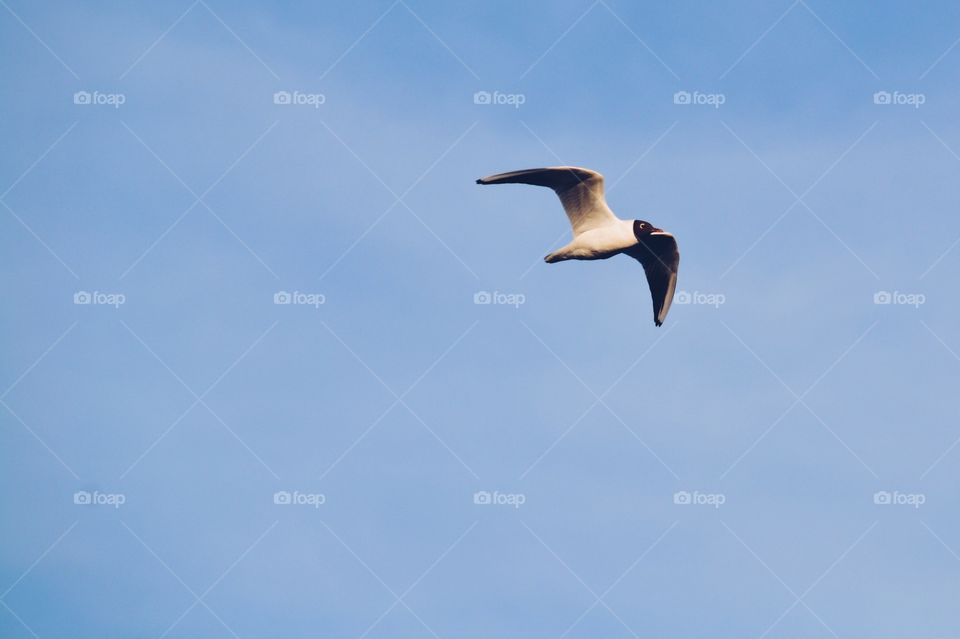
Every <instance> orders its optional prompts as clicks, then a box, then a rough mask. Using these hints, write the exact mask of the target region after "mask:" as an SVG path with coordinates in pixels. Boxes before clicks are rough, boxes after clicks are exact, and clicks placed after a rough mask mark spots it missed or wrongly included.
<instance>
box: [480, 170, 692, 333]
mask: <svg viewBox="0 0 960 639" xmlns="http://www.w3.org/2000/svg"><path fill="white" fill-rule="evenodd" d="M511 183H516V184H533V185H535V186H546V187H548V188H551V189H553V190H554V191H555V192H556V194H557V195H558V196H559V197H560V202H561V203H562V204H563V209H564V211H565V212H566V214H567V217H568V218H569V220H570V226H571V227H572V228H573V240H572V241H571V242H570V243H569V244H567V245H566V246H564V247H563V248H561V249H558V250H556V251H554V252H553V253H550V254H549V255H547V256H546V257H545V258H544V260H545V261H546V262H548V263H551V264H552V263H554V262H562V261H565V260H605V259H607V258H609V257H613V256H614V255H618V254H620V253H623V254H625V255H629V256H630V257H632V258H634V259H636V260H637V261H639V262H640V263H641V264H642V265H643V270H644V272H645V273H646V276H647V283H648V284H649V286H650V295H651V297H652V298H653V321H654V323H655V324H656V325H657V326H660V325H661V324H663V320H664V318H666V316H667V311H669V310H670V303H671V302H672V301H673V293H674V290H675V289H676V286H677V269H678V267H679V265H680V253H679V251H678V250H677V241H676V240H675V239H674V237H673V236H672V235H671V234H669V233H667V232H665V231H663V230H662V229H658V228H656V227H655V226H653V225H652V224H650V223H649V222H644V221H643V220H622V219H620V218H618V217H617V216H616V215H614V213H613V211H611V210H610V207H609V206H607V202H606V199H605V197H604V192H603V176H602V175H600V174H599V173H597V172H596V171H591V170H589V169H582V168H579V167H575V166H555V167H547V168H542V169H525V170H522V171H511V172H509V173H499V174H497V175H491V176H489V177H485V178H480V179H479V180H477V184H511Z"/></svg>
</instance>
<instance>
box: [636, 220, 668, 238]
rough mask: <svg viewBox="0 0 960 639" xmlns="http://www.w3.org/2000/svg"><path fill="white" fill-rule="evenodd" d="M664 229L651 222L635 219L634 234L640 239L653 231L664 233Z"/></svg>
mask: <svg viewBox="0 0 960 639" xmlns="http://www.w3.org/2000/svg"><path fill="white" fill-rule="evenodd" d="M662 232H663V229H658V228H657V227H655V226H654V225H653V224H651V223H650V222H644V221H643V220H634V221H633V234H634V235H635V236H636V237H637V239H638V240H639V239H640V238H642V237H643V236H645V235H650V234H651V233H662Z"/></svg>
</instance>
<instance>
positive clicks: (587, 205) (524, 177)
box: [477, 166, 617, 236]
mask: <svg viewBox="0 0 960 639" xmlns="http://www.w3.org/2000/svg"><path fill="white" fill-rule="evenodd" d="M477 184H533V185H535V186H546V187H548V188H551V189H553V190H554V191H555V192H556V194H557V195H558V196H559V197H560V202H562V203H563V210H564V211H566V213H567V217H568V218H569V219H570V226H572V227H573V235H574V236H577V235H580V234H581V233H583V232H585V231H589V230H591V229H595V228H598V227H600V226H605V225H607V224H610V223H611V222H616V221H617V217H616V216H615V215H614V214H613V211H611V210H610V207H608V206H607V201H606V199H605V198H604V196H603V176H602V175H600V174H599V173H597V172H596V171H591V170H590V169H581V168H579V167H576V166H551V167H546V168H542V169H525V170H522V171H510V172H509V173H498V174H497V175H491V176H488V177H485V178H480V179H479V180H477Z"/></svg>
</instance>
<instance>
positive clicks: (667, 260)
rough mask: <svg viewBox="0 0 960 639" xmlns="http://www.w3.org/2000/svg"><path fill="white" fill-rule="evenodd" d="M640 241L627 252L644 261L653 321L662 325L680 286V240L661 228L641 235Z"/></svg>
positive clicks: (642, 262)
mask: <svg viewBox="0 0 960 639" xmlns="http://www.w3.org/2000/svg"><path fill="white" fill-rule="evenodd" d="M637 241H638V244H637V245H636V246H633V247H631V248H629V249H627V250H626V251H625V253H626V254H627V255H629V256H630V257H632V258H634V259H635V260H637V261H638V262H640V263H641V264H643V270H644V272H645V273H646V275H647V284H649V285H650V297H652V298H653V322H654V323H655V324H656V325H657V326H660V325H661V324H663V320H664V318H666V317H667V311H669V310H670V304H671V303H672V302H673V292H674V291H675V290H676V288H677V269H678V268H679V267H680V251H679V250H678V249H677V240H676V239H675V238H674V237H673V236H672V235H670V234H669V233H666V232H663V231H658V232H654V233H650V234H649V235H644V236H641V237H640V238H638V240H637Z"/></svg>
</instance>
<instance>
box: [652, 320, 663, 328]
mask: <svg viewBox="0 0 960 639" xmlns="http://www.w3.org/2000/svg"><path fill="white" fill-rule="evenodd" d="M653 323H654V324H656V325H657V328H660V327H661V326H663V322H661V321H659V320H653Z"/></svg>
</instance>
